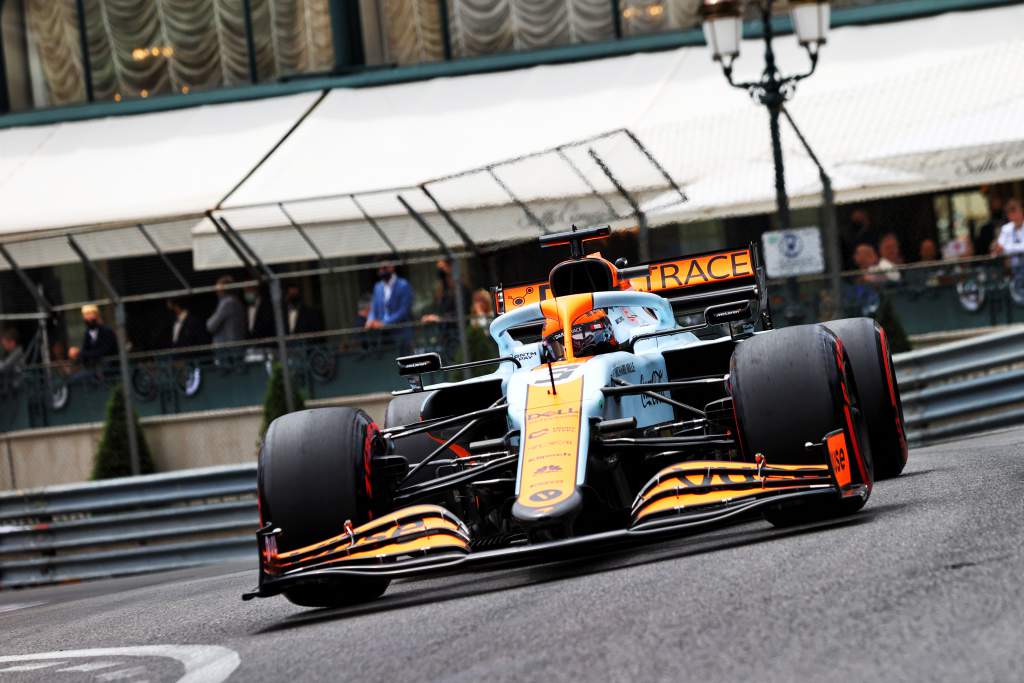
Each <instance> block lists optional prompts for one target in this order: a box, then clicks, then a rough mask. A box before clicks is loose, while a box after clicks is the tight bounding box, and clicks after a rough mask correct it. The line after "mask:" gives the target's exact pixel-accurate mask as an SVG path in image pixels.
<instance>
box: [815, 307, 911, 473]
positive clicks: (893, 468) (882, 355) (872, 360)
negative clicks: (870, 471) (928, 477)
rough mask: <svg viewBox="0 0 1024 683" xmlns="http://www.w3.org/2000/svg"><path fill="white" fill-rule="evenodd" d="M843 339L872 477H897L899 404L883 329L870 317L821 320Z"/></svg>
mask: <svg viewBox="0 0 1024 683" xmlns="http://www.w3.org/2000/svg"><path fill="white" fill-rule="evenodd" d="M825 326H826V327H828V328H829V329H830V330H832V332H834V333H835V334H836V336H837V337H839V340H840V341H842V342H843V348H844V349H846V353H847V354H848V355H849V357H850V366H851V367H852V368H853V375H854V377H855V378H856V380H857V389H858V391H859V393H860V399H861V411H862V412H863V413H864V421H865V422H866V423H867V427H868V439H869V440H870V442H871V457H872V459H873V460H874V464H875V479H889V478H891V477H897V476H899V474H900V473H901V472H902V471H903V468H904V467H905V466H906V464H907V438H906V431H905V429H904V422H903V403H902V402H901V401H900V390H899V387H898V386H897V384H896V373H895V371H894V369H893V364H892V354H891V353H890V352H889V340H888V338H887V337H886V336H885V331H884V330H883V329H882V328H881V327H880V326H879V325H878V323H876V322H875V321H874V320H872V319H870V318H845V319H843V320H833V321H831V322H828V323H825Z"/></svg>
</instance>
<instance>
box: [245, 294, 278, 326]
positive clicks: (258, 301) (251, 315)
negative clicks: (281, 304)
mask: <svg viewBox="0 0 1024 683" xmlns="http://www.w3.org/2000/svg"><path fill="white" fill-rule="evenodd" d="M242 298H243V299H245V321H246V327H245V331H246V334H247V336H248V337H249V339H265V338H267V337H273V336H274V310H273V307H272V306H271V305H270V300H269V299H268V298H267V297H266V296H264V295H263V292H262V291H260V288H259V287H256V286H255V285H251V286H249V287H246V288H245V289H244V290H242Z"/></svg>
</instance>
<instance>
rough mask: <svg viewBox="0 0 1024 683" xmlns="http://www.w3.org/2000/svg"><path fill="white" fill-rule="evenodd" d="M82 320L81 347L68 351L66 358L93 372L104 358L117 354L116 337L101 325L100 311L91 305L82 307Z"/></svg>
mask: <svg viewBox="0 0 1024 683" xmlns="http://www.w3.org/2000/svg"><path fill="white" fill-rule="evenodd" d="M82 320H84V321H85V334H84V335H83V336H82V345H81V346H72V347H71V348H70V349H68V358H69V359H70V360H72V361H78V362H79V363H81V365H82V368H83V369H85V370H93V369H95V368H97V367H98V366H99V365H100V363H101V362H102V360H103V359H104V358H107V357H108V356H114V355H116V354H117V335H116V334H114V330H112V329H110V327H109V326H107V325H104V324H103V319H102V318H101V317H100V309H99V307H97V306H94V305H93V304H87V305H85V306H82Z"/></svg>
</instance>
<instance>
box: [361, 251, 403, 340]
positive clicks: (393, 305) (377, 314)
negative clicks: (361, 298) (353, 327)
mask: <svg viewBox="0 0 1024 683" xmlns="http://www.w3.org/2000/svg"><path fill="white" fill-rule="evenodd" d="M412 299H413V297H412V286H411V285H410V284H409V281H408V280H406V279H405V278H404V277H400V276H399V275H398V274H397V273H396V272H395V266H394V264H391V263H386V264H384V265H382V266H381V267H380V268H378V269H377V283H376V284H375V285H374V286H373V301H372V302H371V303H370V315H369V316H368V317H367V319H366V329H369V330H377V329H381V328H382V327H384V326H386V325H400V324H402V323H407V322H409V321H410V320H411V319H412ZM392 339H393V340H394V341H395V342H396V343H397V344H398V346H399V347H400V348H402V349H404V348H405V347H407V346H408V345H409V343H410V342H411V341H412V329H411V328H410V327H407V326H403V327H400V328H398V329H397V330H395V331H394V333H393V337H392Z"/></svg>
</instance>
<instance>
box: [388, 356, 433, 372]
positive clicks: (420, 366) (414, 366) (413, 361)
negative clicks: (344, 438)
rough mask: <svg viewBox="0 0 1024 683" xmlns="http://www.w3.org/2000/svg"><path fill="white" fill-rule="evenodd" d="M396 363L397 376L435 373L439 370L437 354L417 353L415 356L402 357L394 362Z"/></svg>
mask: <svg viewBox="0 0 1024 683" xmlns="http://www.w3.org/2000/svg"><path fill="white" fill-rule="evenodd" d="M395 362H396V363H398V374H399V375H403V376H405V375H421V374H423V373H425V372H437V371H438V370H440V369H441V356H440V355H439V354H437V353H418V354H416V355H415V356H402V357H401V358H397V359H396V360H395Z"/></svg>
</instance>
